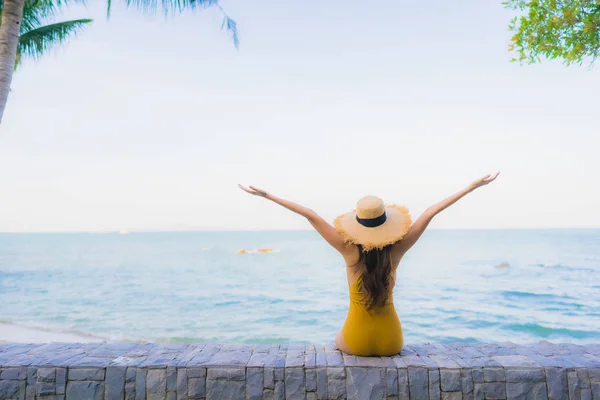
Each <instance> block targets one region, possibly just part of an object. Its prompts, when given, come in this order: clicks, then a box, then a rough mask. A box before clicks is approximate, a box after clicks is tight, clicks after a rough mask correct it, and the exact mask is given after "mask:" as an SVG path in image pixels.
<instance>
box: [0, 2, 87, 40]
mask: <svg viewBox="0 0 600 400" xmlns="http://www.w3.org/2000/svg"><path fill="white" fill-rule="evenodd" d="M69 3H81V4H85V0H25V5H24V7H23V19H22V21H21V33H25V32H28V31H31V30H34V29H37V28H39V27H41V26H42V25H43V24H44V20H46V19H48V18H52V17H54V16H56V14H58V12H59V11H60V9H61V7H63V6H66V5H68V4H69ZM3 9H4V0H0V18H1V17H2V10H3Z"/></svg>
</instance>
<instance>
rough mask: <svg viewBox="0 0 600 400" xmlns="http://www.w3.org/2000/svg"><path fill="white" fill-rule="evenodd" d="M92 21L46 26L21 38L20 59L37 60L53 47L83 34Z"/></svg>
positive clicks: (81, 20)
mask: <svg viewBox="0 0 600 400" xmlns="http://www.w3.org/2000/svg"><path fill="white" fill-rule="evenodd" d="M91 22H92V20H91V19H78V20H73V21H65V22H59V23H56V24H51V25H46V26H42V27H39V28H37V29H34V30H31V31H29V32H26V33H23V34H21V36H19V45H18V49H17V53H18V57H19V59H21V58H22V56H23V55H26V56H28V57H31V58H33V59H37V58H39V57H41V56H42V55H44V54H45V53H46V52H47V51H48V50H50V49H51V48H52V47H54V46H57V45H60V44H64V43H65V42H66V41H67V40H69V39H70V38H71V37H73V36H75V35H77V34H78V33H79V32H81V31H82V30H83V29H84V28H85V26H86V25H88V24H90V23H91Z"/></svg>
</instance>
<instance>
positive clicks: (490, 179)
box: [471, 172, 500, 189]
mask: <svg viewBox="0 0 600 400" xmlns="http://www.w3.org/2000/svg"><path fill="white" fill-rule="evenodd" d="M498 175H500V172H496V174H495V175H494V176H492V175H490V174H488V175H486V176H484V177H483V178H480V179H477V180H476V181H475V182H473V183H472V184H471V187H472V188H473V189H477V188H480V187H482V186H485V185H488V184H490V183H492V182H494V181H495V180H496V178H497V177H498Z"/></svg>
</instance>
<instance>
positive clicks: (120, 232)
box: [119, 229, 129, 235]
mask: <svg viewBox="0 0 600 400" xmlns="http://www.w3.org/2000/svg"><path fill="white" fill-rule="evenodd" d="M119 234H120V235H127V234H129V231H128V230H127V229H121V230H120V231H119Z"/></svg>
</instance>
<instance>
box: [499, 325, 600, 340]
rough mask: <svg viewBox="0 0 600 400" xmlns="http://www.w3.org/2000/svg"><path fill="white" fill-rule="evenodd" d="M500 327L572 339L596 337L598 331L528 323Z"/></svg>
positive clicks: (548, 336) (598, 334)
mask: <svg viewBox="0 0 600 400" xmlns="http://www.w3.org/2000/svg"><path fill="white" fill-rule="evenodd" d="M501 328H502V329H506V330H509V331H515V332H526V333H529V334H533V335H535V336H537V337H543V338H550V337H553V336H562V337H570V338H574V339H598V338H600V333H599V332H597V331H584V330H579V329H566V328H550V327H548V326H544V325H539V324H534V323H529V324H508V325H503V326H501Z"/></svg>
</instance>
